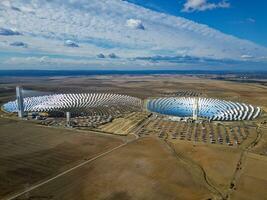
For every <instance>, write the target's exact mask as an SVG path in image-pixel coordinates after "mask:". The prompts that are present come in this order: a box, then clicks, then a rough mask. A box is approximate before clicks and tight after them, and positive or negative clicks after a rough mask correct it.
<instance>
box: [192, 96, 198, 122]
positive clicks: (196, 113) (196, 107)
mask: <svg viewBox="0 0 267 200" xmlns="http://www.w3.org/2000/svg"><path fill="white" fill-rule="evenodd" d="M198 101H199V99H198V97H196V98H194V104H193V120H197V119H198V110H199V108H198V104H199V103H198Z"/></svg>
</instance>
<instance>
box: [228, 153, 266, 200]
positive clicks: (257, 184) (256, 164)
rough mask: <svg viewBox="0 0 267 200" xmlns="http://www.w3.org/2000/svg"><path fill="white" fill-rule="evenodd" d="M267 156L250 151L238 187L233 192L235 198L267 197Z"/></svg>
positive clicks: (246, 199)
mask: <svg viewBox="0 0 267 200" xmlns="http://www.w3.org/2000/svg"><path fill="white" fill-rule="evenodd" d="M266 186H267V158H266V156H261V155H257V154H253V153H248V156H247V158H246V163H245V165H244V169H243V171H242V173H241V176H240V178H239V180H238V182H237V187H236V188H235V191H234V192H233V195H232V199H233V200H239V199H242V200H251V199H266V198H267V190H266Z"/></svg>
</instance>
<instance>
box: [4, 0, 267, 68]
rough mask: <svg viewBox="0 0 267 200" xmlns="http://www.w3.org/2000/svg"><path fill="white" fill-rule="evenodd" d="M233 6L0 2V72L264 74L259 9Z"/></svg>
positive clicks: (189, 1) (183, 0)
mask: <svg viewBox="0 0 267 200" xmlns="http://www.w3.org/2000/svg"><path fill="white" fill-rule="evenodd" d="M256 1H257V0H256ZM256 1H255V2H256ZM258 1H260V0H258ZM237 2H241V0H240V1H239V0H238V1H237V0H235V1H234V0H217V1H216V0H168V1H162V0H128V1H125V0H124V1H123V0H1V1H0V69H94V70H95V69H123V70H126V69H131V70H132V69H183V70H184V69H215V70H222V69H226V70H229V69H230V70H267V39H266V32H267V31H266V30H265V28H262V27H266V26H264V24H265V23H266V14H264V10H261V9H262V8H263V7H264V5H262V4H261V5H259V6H258V12H256V11H257V10H255V11H251V12H250V11H249V10H248V9H249V8H250V9H256V8H253V6H252V8H251V7H249V6H244V5H243V4H242V5H241V4H238V3H237ZM242 2H243V1H242ZM253 2H254V1H253ZM244 4H246V3H244ZM255 4H256V3H255ZM263 4H264V3H263ZM265 6H267V5H265ZM261 11H262V13H261Z"/></svg>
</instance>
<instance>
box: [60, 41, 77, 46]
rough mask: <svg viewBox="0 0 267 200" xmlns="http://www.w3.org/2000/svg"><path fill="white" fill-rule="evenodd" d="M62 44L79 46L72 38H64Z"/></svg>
mask: <svg viewBox="0 0 267 200" xmlns="http://www.w3.org/2000/svg"><path fill="white" fill-rule="evenodd" d="M64 45H65V46H67V47H79V45H78V44H77V43H76V42H74V41H72V40H66V41H65V43H64Z"/></svg>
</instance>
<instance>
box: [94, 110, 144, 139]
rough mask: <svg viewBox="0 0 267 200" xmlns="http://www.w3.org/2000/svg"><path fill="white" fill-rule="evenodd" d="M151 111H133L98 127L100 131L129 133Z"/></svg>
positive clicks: (119, 133)
mask: <svg viewBox="0 0 267 200" xmlns="http://www.w3.org/2000/svg"><path fill="white" fill-rule="evenodd" d="M148 116H149V113H146V112H133V113H131V114H129V115H127V116H125V117H121V118H117V119H114V120H113V121H112V122H111V123H108V124H105V125H102V126H100V127H98V129H99V130H100V131H103V132H107V133H113V134H117V135H128V134H129V133H131V132H132V131H133V130H134V129H135V128H136V127H137V126H138V125H140V124H141V123H142V122H143V121H144V120H145V119H147V118H148Z"/></svg>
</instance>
